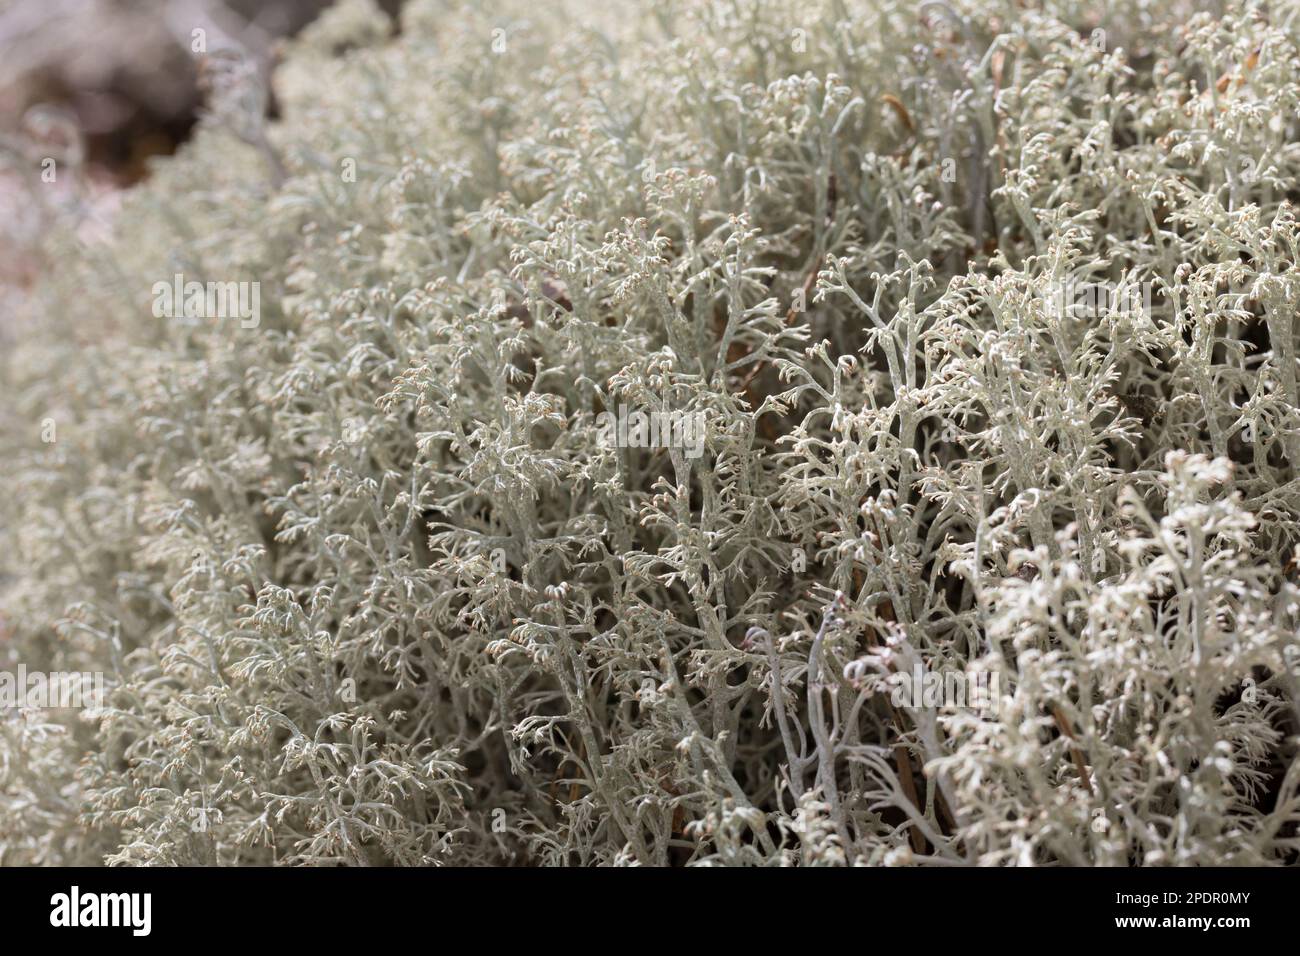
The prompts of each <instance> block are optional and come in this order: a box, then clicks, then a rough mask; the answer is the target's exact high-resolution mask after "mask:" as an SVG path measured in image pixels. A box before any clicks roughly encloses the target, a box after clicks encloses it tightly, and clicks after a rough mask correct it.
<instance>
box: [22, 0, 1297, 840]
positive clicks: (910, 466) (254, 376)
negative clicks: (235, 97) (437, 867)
mask: <svg viewBox="0 0 1300 956" xmlns="http://www.w3.org/2000/svg"><path fill="white" fill-rule="evenodd" d="M592 6H596V5H587V4H584V3H577V2H574V3H562V2H559V0H555V2H550V0H548V2H545V3H537V2H524V0H511V2H509V3H507V4H503V5H499V6H498V8H497V9H494V10H493V11H491V12H485V11H481V10H479V9H477V5H476V4H472V3H461V2H456V0H417V2H413V3H411V4H409V5H408V6H407V8H406V9H405V10H404V12H403V23H402V27H403V28H402V30H401V31H400V33H396V34H394V33H392V31H390V29H389V27H388V25H387V24H386V23H385V22H384V20H383V17H382V15H381V14H379V13H378V11H377V10H375V9H374V8H373V6H372V5H371V4H369V3H368V2H361V0H348V2H345V3H343V4H341V6H340V8H339V9H337V10H335V11H333V12H332V13H331V14H330V15H329V17H328V18H327V19H326V20H324V21H323V22H322V23H320V24H318V25H317V26H315V27H313V28H311V29H309V30H308V31H307V33H306V34H304V35H303V36H302V37H301V38H299V39H298V40H297V41H295V43H294V44H293V46H292V48H291V49H290V50H289V52H288V54H287V56H286V58H285V62H284V64H283V65H282V66H281V67H280V68H279V70H278V72H277V73H276V76H275V83H276V84H277V89H276V92H277V95H278V97H279V99H280V101H281V103H282V109H283V116H284V118H283V120H282V121H279V122H277V123H274V124H271V125H269V126H267V127H266V128H265V130H263V129H262V127H261V126H258V125H256V124H254V126H253V127H252V129H253V130H254V132H253V133H249V132H248V131H247V130H245V131H244V134H242V135H241V134H240V133H239V132H238V130H237V129H236V127H237V126H238V123H236V122H234V121H233V120H232V116H231V112H230V109H227V110H225V111H224V112H219V113H214V115H213V116H212V117H210V119H209V120H208V121H207V122H206V123H205V124H204V125H203V126H202V127H201V128H200V130H199V132H198V135H197V136H196V138H195V139H194V141H193V142H191V143H190V144H188V145H187V146H186V147H185V148H184V149H183V150H182V151H181V153H180V155H178V156H177V157H175V158H174V159H171V160H167V161H162V162H159V163H158V164H157V167H156V170H155V173H154V175H153V176H152V178H151V180H150V181H149V182H147V183H146V184H144V185H142V186H140V187H138V188H136V189H135V190H134V191H133V192H132V194H131V195H130V196H129V197H128V199H127V201H126V203H125V205H124V208H123V209H122V211H121V213H120V214H119V215H118V217H117V218H116V221H115V234H114V236H113V237H112V238H111V239H109V240H108V241H105V242H85V241H82V240H80V239H78V238H77V237H76V235H75V234H74V233H72V232H70V231H69V230H67V229H66V228H64V227H56V226H54V225H52V226H51V231H50V234H49V240H48V242H47V243H46V244H45V246H44V249H43V257H44V258H43V260H42V261H43V263H44V270H43V278H42V279H41V281H40V283H39V284H38V286H37V287H36V288H35V289H34V290H33V291H32V294H31V296H30V299H29V302H28V308H27V309H26V310H25V314H26V318H27V324H26V325H23V326H20V327H18V328H17V329H16V330H15V331H14V332H13V333H12V335H13V345H14V347H13V349H12V351H11V353H10V354H9V355H8V356H6V360H5V363H4V373H3V375H4V380H3V381H4V385H3V387H4V394H5V396H6V405H7V406H8V411H7V413H6V415H5V417H4V421H3V427H2V428H0V441H2V442H3V449H0V470H2V472H3V475H4V478H5V487H6V488H7V489H8V493H7V494H6V495H4V497H3V503H2V504H0V508H3V520H2V522H0V527H3V532H0V533H2V535H3V538H2V540H3V547H2V548H0V562H3V564H2V567H3V572H4V576H5V578H4V580H5V583H4V589H3V598H2V603H0V614H2V615H3V621H4V625H5V628H6V630H7V632H8V633H7V636H6V637H5V638H4V641H3V643H0V660H4V661H7V662H11V663H15V664H16V663H17V662H20V661H21V662H24V663H25V664H26V665H27V666H28V667H38V666H43V667H48V668H61V669H64V670H73V671H96V670H100V671H104V672H106V673H107V675H108V678H109V683H110V684H111V685H112V689H111V692H110V695H109V706H107V707H106V708H104V709H103V710H98V711H93V712H88V713H81V714H65V713H62V712H46V713H42V714H39V715H37V714H18V713H10V714H7V715H5V716H4V717H3V719H2V720H0V861H3V862H5V863H72V862H78V863H80V862H109V863H195V864H210V863H272V862H274V863H285V864H322V863H342V864H385V863H389V864H429V863H451V864H502V863H513V864H550V865H593V864H642V865H655V864H685V863H691V864H781V863H791V864H795V863H804V864H818V863H824V864H943V865H965V864H985V865H993V864H1052V863H1067V864H1121V865H1122V864H1147V865H1156V864H1180V863H1196V864H1207V865H1209V864H1229V863H1231V864H1277V863H1285V862H1294V860H1295V858H1296V852H1297V849H1298V838H1297V829H1296V828H1297V823H1298V822H1300V792H1298V790H1297V788H1298V787H1300V760H1298V759H1297V753H1296V745H1295V734H1296V731H1297V723H1296V721H1297V707H1296V703H1297V697H1296V693H1297V691H1296V686H1295V675H1296V673H1297V664H1298V663H1300V662H1298V661H1297V658H1300V645H1298V642H1297V636H1296V635H1297V630H1296V628H1297V623H1298V622H1297V613H1298V611H1300V589H1298V586H1297V573H1296V558H1295V554H1296V546H1297V544H1300V475H1298V474H1297V471H1296V460H1297V459H1296V455H1297V452H1300V442H1298V439H1297V437H1296V436H1297V434H1300V432H1298V431H1297V428H1298V427H1300V393H1298V392H1297V374H1296V360H1297V352H1296V350H1297V331H1298V330H1297V328H1296V316H1297V308H1296V306H1297V302H1300V273H1297V271H1296V269H1295V264H1296V256H1297V248H1298V246H1300V226H1298V225H1297V222H1296V217H1295V212H1294V209H1293V206H1292V203H1293V201H1294V200H1295V199H1296V198H1297V196H1300V146H1297V133H1298V132H1300V130H1298V128H1297V124H1298V121H1297V100H1298V99H1300V17H1298V13H1300V8H1297V7H1296V6H1295V5H1294V4H1292V3H1270V4H1265V3H1254V2H1252V3H1245V4H1233V5H1229V6H1228V7H1222V8H1221V7H1220V5H1218V4H1210V5H1207V6H1206V8H1205V10H1204V12H1200V13H1198V12H1196V8H1195V6H1194V5H1193V4H1190V3H1182V2H1178V0H1108V2H1105V3H1101V2H1097V3H1086V2H1085V3H1077V2H1067V0H1046V2H1045V3H1043V4H1040V5H1038V6H1037V9H1024V8H1022V7H1021V6H1020V5H1012V4H1005V3H1000V2H996V0H952V2H951V3H948V2H928V3H923V4H920V5H919V6H918V5H916V4H912V3H903V2H895V0H799V2H795V3H789V2H785V0H782V2H773V0H736V2H734V3H709V2H704V0H677V2H670V3H662V4H650V5H645V4H631V3H606V4H600V5H599V8H600V9H599V10H593V9H591V7H592ZM254 99H256V97H254ZM231 109H234V108H233V107H232V108H231ZM235 112H236V113H237V112H238V111H237V110H235ZM33 188H40V187H39V185H34V186H33ZM178 272H179V273H184V274H186V275H187V277H192V278H194V279H196V280H199V281H257V282H259V283H260V288H261V303H262V315H261V321H260V324H259V326H258V327H257V328H241V327H240V325H239V323H237V322H233V321H229V320H225V321H221V320H206V319H199V320H198V321H194V322H190V323H182V322H177V321H175V320H169V319H165V318H155V317H154V315H153V314H152V313H151V311H150V308H149V289H150V288H151V286H152V285H153V284H154V283H155V282H157V281H160V280H163V281H168V280H170V279H171V277H172V276H173V275H174V274H175V273H178ZM1087 284H1094V285H1095V286H1099V287H1101V288H1104V289H1107V290H1109V292H1110V293H1114V295H1113V296H1112V297H1111V298H1109V299H1106V300H1105V302H1102V303H1101V304H1102V305H1103V306H1104V307H1102V308H1097V307H1096V306H1097V305H1098V300H1096V299H1095V298H1094V299H1093V300H1092V303H1093V306H1094V307H1093V308H1091V309H1086V308H1085V309H1080V308H1077V307H1075V305H1074V303H1075V300H1074V298H1073V297H1071V296H1063V295H1062V294H1061V293H1062V289H1070V288H1075V287H1077V286H1081V285H1087ZM1135 290H1137V291H1138V292H1139V294H1137V295H1134V294H1131V293H1133V292H1134V291H1135ZM1114 302H1120V303H1123V306H1122V307H1116V308H1111V307H1109V305H1107V303H1114ZM620 404H625V405H627V406H630V407H634V408H637V409H643V410H645V411H647V412H662V413H665V414H667V413H676V414H689V415H699V416H702V420H703V421H704V422H705V433H704V435H703V454H702V455H700V456H698V457H696V456H694V455H690V454H688V453H687V451H688V450H687V449H684V448H682V447H674V446H673V444H672V443H671V442H668V443H666V444H667V446H668V447H626V445H627V443H623V444H621V445H620V444H618V443H615V444H613V445H611V443H610V442H609V441H607V440H602V431H601V420H600V415H601V413H602V412H606V411H610V410H614V409H616V408H617V407H618V406H619V405H620ZM46 419H52V420H53V421H54V422H55V423H56V425H57V439H56V440H55V441H53V442H43V441H42V440H41V435H42V433H41V422H42V421H44V420H46ZM918 662H920V663H921V664H923V665H924V666H925V667H927V668H929V669H930V670H932V671H941V670H956V671H966V670H969V669H971V668H979V669H982V670H984V671H991V672H994V673H996V674H997V676H998V678H999V683H998V686H999V687H1000V693H1001V699H1000V700H999V702H998V707H997V708H996V712H995V713H988V712H976V711H973V710H971V709H960V708H956V707H952V706H944V705H939V706H935V707H928V706H921V707H915V706H906V707H900V706H895V705H894V704H893V702H892V700H891V695H890V693H889V688H890V679H891V674H893V673H896V672H897V670H898V668H899V667H900V666H902V667H904V669H910V668H911V667H912V666H914V665H915V664H916V663H918Z"/></svg>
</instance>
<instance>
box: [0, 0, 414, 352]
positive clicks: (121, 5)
mask: <svg viewBox="0 0 1300 956" xmlns="http://www.w3.org/2000/svg"><path fill="white" fill-rule="evenodd" d="M329 5H330V0H0V340H2V336H3V333H4V327H5V326H6V325H7V324H8V323H7V322H6V321H5V319H4V315H5V312H6V311H7V310H6V299H7V298H9V297H10V296H12V295H13V294H14V293H15V292H16V290H18V289H21V288H22V287H23V286H25V285H26V284H28V283H29V282H30V281H31V278H32V275H33V272H34V270H35V269H36V268H37V264H36V262H35V259H34V257H33V256H32V254H31V249H32V247H33V241H34V240H35V239H36V238H37V237H38V235H39V233H40V231H41V229H42V228H43V223H44V222H46V217H47V215H48V213H49V212H50V210H49V209H48V208H42V205H43V204H47V203H50V202H53V203H55V204H61V205H63V206H68V205H76V206H78V207H79V208H78V210H77V211H78V212H79V213H80V219H81V220H82V221H84V223H85V228H86V229H87V230H88V231H93V230H94V229H95V228H96V227H97V225H98V226H102V225H103V224H104V223H105V222H107V221H108V220H109V219H110V218H111V215H112V210H113V207H114V203H115V200H116V197H117V194H118V193H119V192H120V190H121V189H123V188H125V187H127V186H129V185H131V184H132V183H134V182H137V181H139V180H140V179H141V178H143V177H144V176H146V175H147V174H148V168H149V167H148V160H149V158H150V157H152V156H158V155H165V154H169V153H171V152H174V151H175V149H176V148H177V146H178V145H180V144H181V143H182V142H184V141H185V139H186V137H187V136H188V135H189V132H190V130H191V129H192V128H193V126H194V124H195V122H196V120H197V118H198V115H199V113H200V111H201V110H202V109H203V107H204V96H205V94H204V84H203V72H204V64H205V55H204V52H203V50H206V51H207V52H208V53H218V52H220V51H229V50H237V51H240V54H241V55H242V56H243V57H244V58H245V59H246V61H247V62H248V63H250V64H252V65H254V66H255V68H256V69H258V70H259V71H261V72H262V73H263V75H264V78H265V76H266V75H268V74H269V73H270V71H271V69H272V68H273V67H274V64H275V60H276V56H277V50H278V46H279V43H280V41H281V40H283V39H284V38H286V37H289V36H293V35H294V34H296V33H297V32H298V31H299V30H301V29H302V28H303V27H304V26H306V25H307V24H308V23H310V22H311V21H312V20H314V19H315V18H316V17H317V16H318V15H319V14H320V13H321V11H322V10H324V9H325V8H326V7H328V6H329ZM400 5H401V0H381V2H380V3H379V6H381V7H382V8H383V9H384V10H385V12H386V13H388V14H389V15H390V16H391V17H393V19H394V20H396V14H397V10H398V8H399V7H400ZM196 31H202V34H201V35H200V34H196ZM196 46H201V47H202V49H196ZM268 87H269V84H268ZM267 111H268V114H269V116H270V117H271V118H274V116H275V111H276V104H275V101H274V99H273V98H270V99H268V101H267ZM48 159H54V160H55V163H56V164H57V169H58V171H59V175H58V176H57V177H56V178H55V179H53V180H50V179H46V180H44V181H41V179H40V177H41V174H42V173H43V172H45V171H46V170H45V168H43V166H42V164H43V163H46V162H47V160H48ZM65 171H66V173H67V174H65ZM34 181H35V182H40V183H41V185H43V186H45V187H47V188H43V189H40V190H34V189H33V188H32V186H33V185H34ZM48 187H53V188H48Z"/></svg>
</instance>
